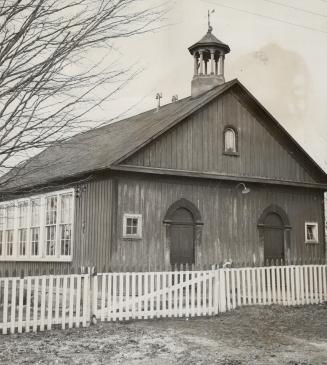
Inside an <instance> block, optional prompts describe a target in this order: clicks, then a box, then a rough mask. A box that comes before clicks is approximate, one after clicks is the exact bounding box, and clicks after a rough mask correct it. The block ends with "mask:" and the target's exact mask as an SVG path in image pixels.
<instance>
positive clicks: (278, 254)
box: [263, 213, 285, 261]
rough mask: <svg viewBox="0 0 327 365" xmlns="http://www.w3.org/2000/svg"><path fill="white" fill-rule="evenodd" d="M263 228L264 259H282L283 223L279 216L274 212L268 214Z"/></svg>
mask: <svg viewBox="0 0 327 365" xmlns="http://www.w3.org/2000/svg"><path fill="white" fill-rule="evenodd" d="M263 229H264V253H265V261H267V260H269V261H270V260H274V261H276V260H281V259H283V260H284V259H285V253H284V224H283V221H282V219H281V217H280V216H279V215H278V214H276V213H270V214H268V215H267V217H266V219H265V224H264V228H263Z"/></svg>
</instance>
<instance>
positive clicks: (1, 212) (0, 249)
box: [0, 207, 5, 257]
mask: <svg viewBox="0 0 327 365" xmlns="http://www.w3.org/2000/svg"><path fill="white" fill-rule="evenodd" d="M4 226H5V208H4V207H0V257H1V256H3V255H4V234H3V230H4Z"/></svg>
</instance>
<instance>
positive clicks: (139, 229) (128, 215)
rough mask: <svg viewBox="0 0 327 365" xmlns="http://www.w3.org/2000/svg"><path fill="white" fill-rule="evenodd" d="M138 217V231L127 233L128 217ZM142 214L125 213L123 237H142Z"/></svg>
mask: <svg viewBox="0 0 327 365" xmlns="http://www.w3.org/2000/svg"><path fill="white" fill-rule="evenodd" d="M129 218H130V219H135V218H136V219H137V232H136V233H135V234H134V233H127V219H129ZM142 227H143V222H142V214H134V213H133V214H132V213H124V216H123V238H124V239H139V240H140V239H142Z"/></svg>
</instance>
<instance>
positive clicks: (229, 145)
mask: <svg viewBox="0 0 327 365" xmlns="http://www.w3.org/2000/svg"><path fill="white" fill-rule="evenodd" d="M224 153H225V154H231V155H236V154H238V146H237V132H236V130H235V129H234V128H232V127H227V128H225V130H224Z"/></svg>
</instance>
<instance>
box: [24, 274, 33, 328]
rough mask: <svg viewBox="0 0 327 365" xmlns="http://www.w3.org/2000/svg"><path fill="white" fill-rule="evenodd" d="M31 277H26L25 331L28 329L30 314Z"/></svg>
mask: <svg viewBox="0 0 327 365" xmlns="http://www.w3.org/2000/svg"><path fill="white" fill-rule="evenodd" d="M31 280H32V279H31V277H28V278H27V292H26V319H25V323H26V325H25V332H29V331H30V325H31V324H30V316H31V292H32V283H31Z"/></svg>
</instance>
